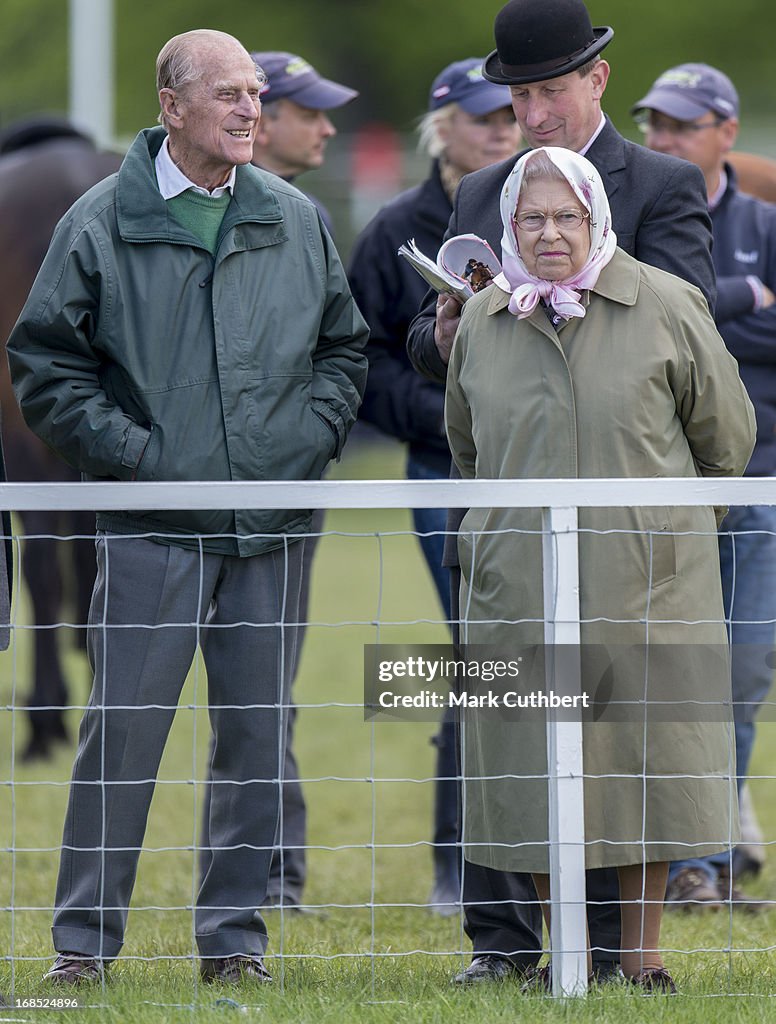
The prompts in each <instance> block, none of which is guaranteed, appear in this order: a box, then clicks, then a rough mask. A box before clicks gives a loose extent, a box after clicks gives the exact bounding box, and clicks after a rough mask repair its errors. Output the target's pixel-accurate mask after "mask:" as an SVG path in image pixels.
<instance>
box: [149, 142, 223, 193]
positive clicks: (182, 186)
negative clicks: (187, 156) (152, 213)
mask: <svg viewBox="0 0 776 1024" xmlns="http://www.w3.org/2000/svg"><path fill="white" fill-rule="evenodd" d="M169 141H170V140H169V138H165V140H164V142H163V143H162V148H161V149H160V150H159V152H158V154H157V156H156V160H155V161H154V167H155V168H156V181H157V183H158V185H159V191H160V192H161V193H162V199H173V198H174V197H175V196H179V195H180V194H181V192H185V191H186V189H189V188H190V189H193V190H194V192H198V193H199V194H200V195H201V196H210V198H211V199H218V197H219V196H222V195H223V194H224V192H226V191H229V192H231V193H233V194H234V180H235V175H236V168H235V167H233V168H232V170H231V172H230V174H229V177H228V178H227V179H226V182H225V183H224V184H223V185H219V186H218V188H214V189H213V191H212V192H208V190H207V189H206V188H202V186H201V185H195V184H194V182H193V181H191V180H190V179H189V178H187V177H186V175H185V174H184V173H183V171H182V170H181V169H180V167H178V166H177V164H175V163H174V161H173V159H172V157H171V156H170V147H169V145H168V143H169Z"/></svg>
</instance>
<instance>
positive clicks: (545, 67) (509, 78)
mask: <svg viewBox="0 0 776 1024" xmlns="http://www.w3.org/2000/svg"><path fill="white" fill-rule="evenodd" d="M493 32H494V35H495V37H496V49H495V50H494V51H493V53H491V54H490V55H489V56H488V57H487V58H486V60H485V64H484V65H483V72H482V73H483V76H484V77H485V78H487V80H488V81H489V82H495V83H496V84H497V85H527V84H528V83H529V82H544V81H545V80H546V79H548V78H558V77H560V75H567V74H568V73H569V72H570V71H576V69H577V68H581V67H582V65H583V64H586V63H587V62H588V61H589V60H590V59H591V58H592V57H595V55H596V54H597V53H600V52H601V50H603V48H604V47H605V46H606V44H607V43H609V42H610V41H611V39H612V36H613V35H614V29H612V28H609V27H608V26H606V25H605V26H603V27H602V28H593V26H592V25H591V24H590V15H589V14H588V13H587V8H586V7H585V5H584V3H582V0H509V3H508V4H507V5H506V6H505V7H502V8H501V10H500V11H499V12H498V14H497V15H496V21H495V24H494V26H493Z"/></svg>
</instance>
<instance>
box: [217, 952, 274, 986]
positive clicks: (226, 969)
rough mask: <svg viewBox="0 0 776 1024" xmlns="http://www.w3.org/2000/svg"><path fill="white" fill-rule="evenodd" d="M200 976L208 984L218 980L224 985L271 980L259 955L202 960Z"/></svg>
mask: <svg viewBox="0 0 776 1024" xmlns="http://www.w3.org/2000/svg"><path fill="white" fill-rule="evenodd" d="M199 973H200V977H201V978H202V980H203V981H205V982H207V983H208V984H210V983H212V982H214V981H218V982H221V983H222V984H224V985H237V984H239V983H240V982H241V981H258V982H261V983H262V984H264V983H266V982H269V981H272V975H271V974H270V973H269V971H268V970H267V968H266V967H265V966H264V961H263V960H262V958H261V957H260V956H243V955H237V956H225V957H215V958H213V959H210V960H202V961H201V962H200V968H199Z"/></svg>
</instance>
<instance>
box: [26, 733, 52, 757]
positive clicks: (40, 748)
mask: <svg viewBox="0 0 776 1024" xmlns="http://www.w3.org/2000/svg"><path fill="white" fill-rule="evenodd" d="M50 759H51V743H50V741H49V739H48V738H44V737H43V736H33V737H32V739H31V740H30V742H29V743H28V744H27V746H26V747H25V748H24V750H23V751H22V755H21V757H20V759H19V760H20V761H21V763H22V764H33V763H34V762H35V761H49V760H50Z"/></svg>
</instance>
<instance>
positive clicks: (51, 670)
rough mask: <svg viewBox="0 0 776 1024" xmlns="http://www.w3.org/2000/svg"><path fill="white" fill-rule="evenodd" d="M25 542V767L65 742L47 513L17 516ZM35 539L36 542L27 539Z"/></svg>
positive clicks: (57, 588)
mask: <svg viewBox="0 0 776 1024" xmlns="http://www.w3.org/2000/svg"><path fill="white" fill-rule="evenodd" d="M22 522H23V524H24V531H25V534H26V535H27V536H26V539H25V541H24V550H23V554H22V570H23V572H24V577H25V580H26V581H27V586H28V588H29V591H30V599H31V601H32V609H33V622H34V639H33V690H32V694H31V695H30V698H29V700H28V702H27V707H28V715H29V722H30V730H31V735H30V739H29V742H28V744H27V746H26V748H25V750H24V753H23V754H22V759H23V760H25V761H31V760H34V759H36V758H45V757H48V756H49V755H50V752H51V746H52V744H53V743H54V741H56V740H63V739H67V732H66V729H65V722H64V714H63V711H62V708H63V705H64V704H66V703H67V687H66V685H65V679H64V675H63V673H62V666H61V661H60V656H59V640H58V636H57V630H56V629H54V628H51V627H53V626H54V624H55V623H56V622H57V621H59V619H58V612H59V609H60V607H61V604H62V576H61V573H60V569H59V560H58V551H57V544H58V542H57V541H56V540H55V539H54V537H52V536H51V534H53V532H54V530H53V527H55V525H56V524H55V521H52V517H51V515H50V514H48V513H40V512H38V513H28V514H25V515H23V516H22ZM36 534H40V535H41V536H40V537H37V536H33V535H36Z"/></svg>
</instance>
